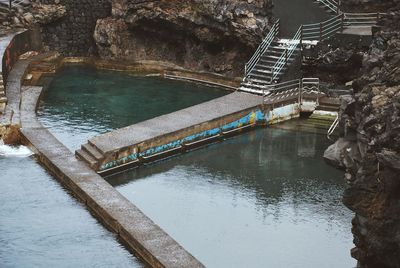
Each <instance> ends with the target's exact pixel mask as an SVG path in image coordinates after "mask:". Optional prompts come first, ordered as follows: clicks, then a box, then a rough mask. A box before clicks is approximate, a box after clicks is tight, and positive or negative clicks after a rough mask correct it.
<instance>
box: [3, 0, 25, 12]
mask: <svg viewBox="0 0 400 268" xmlns="http://www.w3.org/2000/svg"><path fill="white" fill-rule="evenodd" d="M31 4H32V3H31V0H0V7H1V5H3V6H7V9H8V11H9V12H10V13H11V12H12V8H13V7H20V6H23V5H24V6H28V5H31ZM3 10H4V9H3Z"/></svg>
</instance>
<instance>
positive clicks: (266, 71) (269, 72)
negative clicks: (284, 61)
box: [253, 66, 272, 75]
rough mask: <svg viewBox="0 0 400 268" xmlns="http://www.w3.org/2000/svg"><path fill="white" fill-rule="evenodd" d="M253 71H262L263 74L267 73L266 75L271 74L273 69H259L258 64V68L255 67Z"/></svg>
mask: <svg viewBox="0 0 400 268" xmlns="http://www.w3.org/2000/svg"><path fill="white" fill-rule="evenodd" d="M253 72H255V73H262V74H266V75H271V74H272V71H271V70H261V69H258V66H257V68H255V69H254V70H253Z"/></svg>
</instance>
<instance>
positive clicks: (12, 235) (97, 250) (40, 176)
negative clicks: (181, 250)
mask: <svg viewBox="0 0 400 268" xmlns="http://www.w3.org/2000/svg"><path fill="white" fill-rule="evenodd" d="M0 149H3V147H2V148H0ZM0 170H1V174H0V184H1V187H0V203H1V206H0V267H4V268H5V267H18V268H19V267H20V268H30V267H66V268H67V267H68V268H69V267H104V268H109V267H142V265H141V264H140V263H139V262H138V261H137V260H136V259H135V257H133V256H132V255H131V254H130V253H129V252H128V251H127V250H126V249H125V248H124V247H122V246H121V245H120V244H119V243H118V242H117V240H116V236H115V235H113V234H111V233H110V232H109V231H107V230H105V229H104V228H103V227H102V226H101V225H99V224H98V223H97V221H96V220H95V219H94V218H93V217H92V216H91V215H90V213H89V212H88V211H87V210H86V209H84V208H83V207H82V205H81V204H79V203H78V202H77V201H75V199H74V198H72V197H71V196H70V195H69V194H68V193H67V192H66V191H65V190H64V189H63V188H62V187H61V186H60V185H59V184H58V182H56V181H55V180H54V179H53V178H52V177H51V176H50V175H49V174H47V173H46V172H45V171H44V169H43V168H42V167H41V166H39V165H38V164H37V163H36V161H35V160H34V159H32V158H20V157H4V156H0Z"/></svg>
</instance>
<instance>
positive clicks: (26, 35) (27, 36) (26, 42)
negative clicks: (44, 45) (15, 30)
mask: <svg viewBox="0 0 400 268" xmlns="http://www.w3.org/2000/svg"><path fill="white" fill-rule="evenodd" d="M31 43H32V42H31V32H30V31H24V32H22V33H19V34H16V35H15V36H14V37H12V38H11V40H10V42H9V44H8V46H7V47H6V48H5V50H4V51H3V54H2V55H1V56H2V66H1V69H2V73H3V79H4V81H7V77H8V74H9V72H10V71H11V69H12V67H13V66H14V64H15V63H16V62H17V61H18V58H19V56H20V55H22V54H24V53H26V52H27V51H30V50H32V45H31Z"/></svg>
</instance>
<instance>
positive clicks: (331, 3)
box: [318, 0, 340, 14]
mask: <svg viewBox="0 0 400 268" xmlns="http://www.w3.org/2000/svg"><path fill="white" fill-rule="evenodd" d="M318 2H320V3H321V4H323V5H324V6H326V7H327V8H329V9H330V10H332V11H333V12H335V13H338V14H339V13H340V0H339V1H338V2H337V1H335V0H318Z"/></svg>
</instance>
